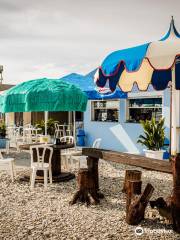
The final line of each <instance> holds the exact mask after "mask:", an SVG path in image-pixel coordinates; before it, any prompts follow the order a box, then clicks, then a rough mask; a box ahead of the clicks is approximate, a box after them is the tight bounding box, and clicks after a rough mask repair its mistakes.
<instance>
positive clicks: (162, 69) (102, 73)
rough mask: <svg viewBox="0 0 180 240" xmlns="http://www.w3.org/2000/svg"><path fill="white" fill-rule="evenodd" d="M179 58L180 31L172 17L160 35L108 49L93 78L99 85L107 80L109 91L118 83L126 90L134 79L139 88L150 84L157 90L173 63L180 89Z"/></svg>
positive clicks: (163, 83)
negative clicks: (108, 51) (144, 41)
mask: <svg viewBox="0 0 180 240" xmlns="http://www.w3.org/2000/svg"><path fill="white" fill-rule="evenodd" d="M179 59H180V34H179V33H178V31H177V30H176V28H175V25H174V20H173V18H172V20H171V23H170V27H169V30H168V32H167V34H166V35H165V36H164V37H163V38H162V39H160V40H159V41H155V42H149V43H146V44H144V45H140V46H136V47H133V48H128V49H125V50H119V51H115V52H113V53H111V54H110V55H109V56H107V57H106V58H105V60H104V61H103V63H102V65H101V66H100V67H99V68H98V70H97V72H96V74H95V77H94V78H95V82H96V84H97V86H99V87H104V86H105V85H106V84H107V82H109V87H110V89H111V91H114V90H115V89H116V86H117V85H119V87H120V89H121V90H122V91H124V92H129V91H131V90H132V88H133V85H134V84H135V83H136V84H137V86H138V88H139V90H141V91H146V90H147V88H148V86H149V84H152V86H153V87H154V89H156V90H164V89H165V88H166V87H167V86H168V83H169V81H171V69H172V67H173V66H175V75H176V78H175V79H176V89H180V61H179Z"/></svg>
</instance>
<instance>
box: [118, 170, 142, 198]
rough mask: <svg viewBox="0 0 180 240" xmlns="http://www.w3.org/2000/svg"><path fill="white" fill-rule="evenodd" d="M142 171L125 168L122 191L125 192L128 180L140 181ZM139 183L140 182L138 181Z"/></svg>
mask: <svg viewBox="0 0 180 240" xmlns="http://www.w3.org/2000/svg"><path fill="white" fill-rule="evenodd" d="M141 176H142V172H141V171H138V170H126V172H125V179H124V186H123V189H122V192H123V193H127V188H128V181H141ZM139 184H140V183H139Z"/></svg>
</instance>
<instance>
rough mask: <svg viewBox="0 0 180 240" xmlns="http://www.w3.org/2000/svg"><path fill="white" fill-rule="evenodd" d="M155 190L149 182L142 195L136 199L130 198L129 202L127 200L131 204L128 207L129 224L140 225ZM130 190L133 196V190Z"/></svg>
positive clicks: (127, 217) (127, 219)
mask: <svg viewBox="0 0 180 240" xmlns="http://www.w3.org/2000/svg"><path fill="white" fill-rule="evenodd" d="M153 191H154V188H153V186H152V185H151V184H150V183H148V184H147V186H146V188H145V190H144V192H143V193H142V194H141V196H140V197H138V198H137V199H136V200H134V201H132V200H129V202H127V204H129V206H127V208H126V222H127V223H128V224H130V225H138V224H139V223H140V222H141V221H142V220H143V219H144V214H145V209H146V207H147V204H148V202H149V199H150V198H151V196H152V193H153ZM129 192H130V194H131V196H132V190H129ZM128 194H129V193H128ZM131 199H132V198H131Z"/></svg>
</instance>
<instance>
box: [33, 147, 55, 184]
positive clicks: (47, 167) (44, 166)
mask: <svg viewBox="0 0 180 240" xmlns="http://www.w3.org/2000/svg"><path fill="white" fill-rule="evenodd" d="M47 150H48V151H49V161H48V163H46V162H44V161H45V154H46V151H47ZM34 151H35V152H34ZM40 151H42V153H41V154H40ZM33 153H35V154H37V161H34V156H33ZM30 154H31V168H32V176H31V188H34V185H35V179H36V172H37V170H43V171H44V188H47V182H48V171H49V180H50V183H51V184H52V169H51V160H52V154H53V148H52V147H49V146H47V145H34V146H31V147H30Z"/></svg>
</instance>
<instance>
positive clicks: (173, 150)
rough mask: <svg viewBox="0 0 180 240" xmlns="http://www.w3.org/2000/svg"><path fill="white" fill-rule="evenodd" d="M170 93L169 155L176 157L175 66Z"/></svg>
mask: <svg viewBox="0 0 180 240" xmlns="http://www.w3.org/2000/svg"><path fill="white" fill-rule="evenodd" d="M171 88H172V90H171V91H172V92H171V109H170V111H171V126H170V128H171V131H170V132H171V136H170V138H171V140H170V143H171V146H170V149H171V155H172V156H175V155H176V151H177V136H176V130H177V129H176V128H177V126H176V125H177V123H176V121H177V120H176V89H175V64H174V66H173V68H172V87H171Z"/></svg>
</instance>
